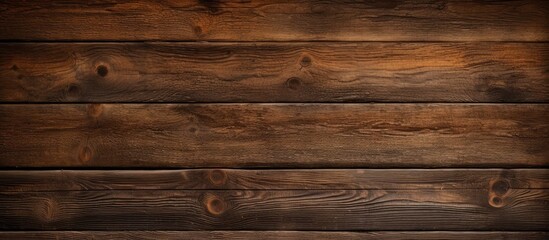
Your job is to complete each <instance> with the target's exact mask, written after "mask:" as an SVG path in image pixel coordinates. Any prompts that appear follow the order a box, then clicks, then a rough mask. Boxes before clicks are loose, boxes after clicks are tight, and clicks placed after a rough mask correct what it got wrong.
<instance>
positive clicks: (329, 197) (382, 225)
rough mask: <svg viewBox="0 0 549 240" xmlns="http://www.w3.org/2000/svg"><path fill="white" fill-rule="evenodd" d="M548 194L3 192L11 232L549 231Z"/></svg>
mask: <svg viewBox="0 0 549 240" xmlns="http://www.w3.org/2000/svg"><path fill="white" fill-rule="evenodd" d="M548 204H549V191H547V189H518V190H515V189H507V191H504V192H499V191H489V190H476V189H475V190H470V189H460V190H254V191H240V190H140V191H133V190H126V191H124V190H116V191H112V190H108V191H61V192H32V193H30V192H3V193H0V228H1V229H3V230H229V229H231V230H549V228H548V226H549V219H548V218H547V216H549V209H548V208H547V205H548Z"/></svg>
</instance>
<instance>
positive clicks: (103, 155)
mask: <svg viewBox="0 0 549 240" xmlns="http://www.w3.org/2000/svg"><path fill="white" fill-rule="evenodd" d="M548 115H549V107H548V105H545V104H518V105H517V104H508V105H493V104H471V105H456V104H153V105H149V104H62V105H52V104H38V105H36V104H26V105H19V104H14V105H11V104H4V105H0V133H1V136H2V137H1V138H0V166H2V167H35V168H36V167H132V168H139V167H163V168H175V167H192V168H199V167H231V168H234V167H238V168H244V167H275V168H281V167H305V168H306V167H309V168H319V167H324V168H329V167H338V168H344V167H384V168H385V167H396V168H406V167H498V168H501V167H533V166H537V167H540V166H546V164H547V163H548V158H549V152H548V151H549V149H548V148H547V145H548V138H547V136H548V135H549V132H548V131H549V126H548V124H549V122H548V121H547V119H548Z"/></svg>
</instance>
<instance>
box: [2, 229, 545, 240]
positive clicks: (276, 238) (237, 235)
mask: <svg viewBox="0 0 549 240" xmlns="http://www.w3.org/2000/svg"><path fill="white" fill-rule="evenodd" d="M0 238H2V239H20V240H26V239H29V240H35V239H55V240H58V239H75V240H96V239H112V240H118V239H140V240H157V239H165V240H180V239H186V240H202V239H216V240H217V239H219V240H225V239H243V240H249V239H262V240H297V239H304V240H305V239H315V240H332V239H345V240H403V239H407V240H464V239H483V240H546V239H547V238H549V233H547V232H441V231H438V232H432V231H429V232H394V231H393V232H316V231H302V232H299V231H118V232H111V231H84V232H82V231H80V232H78V231H60V232H51V231H47V232H41V231H33V232H0Z"/></svg>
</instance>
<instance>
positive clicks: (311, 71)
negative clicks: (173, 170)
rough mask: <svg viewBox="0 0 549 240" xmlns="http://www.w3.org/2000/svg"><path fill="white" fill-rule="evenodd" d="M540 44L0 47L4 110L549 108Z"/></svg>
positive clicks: (547, 48)
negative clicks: (77, 105)
mask: <svg viewBox="0 0 549 240" xmlns="http://www.w3.org/2000/svg"><path fill="white" fill-rule="evenodd" d="M548 60H549V45H548V44H545V43H493V42H490V43H319V42H315V43H243V44H233V43H120V44H119V43H89V44H88V43H86V44H81V43H79V44H75V43H56V44H1V45H0V101H4V102H319V101H320V102H547V101H549V64H548V63H547V61H548Z"/></svg>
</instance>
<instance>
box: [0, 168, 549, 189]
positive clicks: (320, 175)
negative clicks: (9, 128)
mask: <svg viewBox="0 0 549 240" xmlns="http://www.w3.org/2000/svg"><path fill="white" fill-rule="evenodd" d="M546 188H549V170H547V169H513V170H507V169H430V170H425V169H302V170H299V169H290V170H242V169H188V170H39V171H32V170H26V171H19V170H11V171H0V192H10V191H16V192H31V191H39V192H42V191H92V190H176V189H180V190H190V189H197V190H209V189H233V190H267V189H280V190H284V189H286V190H288V189H356V190H359V189H385V190H387V189H391V190H405V189H408V190H419V189H431V190H433V189H495V190H496V191H498V192H504V191H507V189H546Z"/></svg>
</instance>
